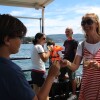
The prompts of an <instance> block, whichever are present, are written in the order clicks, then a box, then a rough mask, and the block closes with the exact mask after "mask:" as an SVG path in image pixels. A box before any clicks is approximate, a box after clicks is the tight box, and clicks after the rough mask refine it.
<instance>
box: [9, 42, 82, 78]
mask: <svg viewBox="0 0 100 100" xmlns="http://www.w3.org/2000/svg"><path fill="white" fill-rule="evenodd" d="M56 44H57V45H61V46H63V43H56ZM32 45H33V44H21V47H20V49H19V52H18V53H17V54H12V55H11V58H30V57H31V48H32ZM12 61H13V62H15V63H16V64H17V65H19V66H20V67H21V69H22V70H29V69H32V63H31V59H24V60H12ZM48 67H49V63H48V61H47V62H46V68H48ZM81 74H82V66H80V67H79V69H78V70H77V71H76V75H77V76H80V75H81ZM25 77H26V78H27V80H31V76H30V71H29V72H25Z"/></svg>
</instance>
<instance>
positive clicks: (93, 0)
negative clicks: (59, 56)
mask: <svg viewBox="0 0 100 100" xmlns="http://www.w3.org/2000/svg"><path fill="white" fill-rule="evenodd" d="M0 13H1V14H4V13H8V14H11V15H13V16H25V17H34V18H41V10H35V9H32V8H23V7H9V6H1V5H0ZM86 13H96V14H97V15H98V16H99V18H100V0H54V1H53V2H52V3H50V4H49V5H47V6H46V7H45V15H44V17H45V21H44V25H45V28H44V33H45V34H46V35H50V34H64V33H65V29H66V28H67V27H71V28H72V29H73V31H74V34H76V33H79V34H83V32H82V29H81V24H80V23H81V18H82V16H83V15H84V14H86ZM20 20H21V21H22V22H23V23H24V24H25V25H26V27H27V30H28V31H27V35H26V36H29V37H30V36H35V34H36V33H37V32H40V20H36V19H35V20H34V19H22V18H20Z"/></svg>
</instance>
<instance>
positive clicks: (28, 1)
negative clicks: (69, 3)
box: [0, 0, 54, 33]
mask: <svg viewBox="0 0 100 100" xmlns="http://www.w3.org/2000/svg"><path fill="white" fill-rule="evenodd" d="M52 1H54V0H0V5H4V6H16V7H25V8H35V9H37V10H38V9H42V14H41V15H42V16H41V18H40V20H42V22H41V21H40V27H41V28H40V29H41V30H40V32H42V33H44V8H45V7H46V6H47V5H48V4H50V3H51V2H52ZM19 18H22V17H20V16H19ZM23 18H25V17H23ZM27 18H29V17H27ZM35 19H36V18H35ZM41 24H42V26H41Z"/></svg>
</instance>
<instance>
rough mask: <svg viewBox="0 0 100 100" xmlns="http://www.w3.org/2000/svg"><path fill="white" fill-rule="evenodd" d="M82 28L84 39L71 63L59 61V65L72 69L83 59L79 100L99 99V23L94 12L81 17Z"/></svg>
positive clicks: (75, 68)
mask: <svg viewBox="0 0 100 100" xmlns="http://www.w3.org/2000/svg"><path fill="white" fill-rule="evenodd" d="M81 26H82V29H83V31H84V33H85V38H86V39H85V41H84V42H80V43H79V45H78V48H77V52H76V56H75V58H74V61H73V63H71V62H70V61H68V60H63V61H61V66H68V67H69V68H70V69H71V70H72V71H75V70H77V69H78V67H79V65H80V63H81V61H82V59H83V75H82V83H81V90H80V95H79V100H100V23H99V18H98V16H97V15H96V14H95V13H87V14H85V15H84V16H83V17H82V21H81Z"/></svg>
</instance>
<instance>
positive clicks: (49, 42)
mask: <svg viewBox="0 0 100 100" xmlns="http://www.w3.org/2000/svg"><path fill="white" fill-rule="evenodd" d="M50 45H53V46H54V45H55V43H54V42H53V41H52V40H49V41H48V42H47V46H50Z"/></svg>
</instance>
